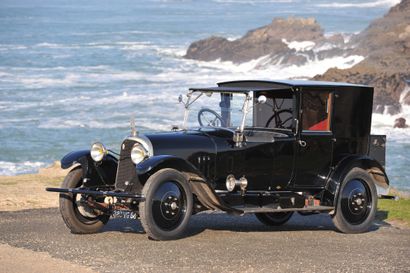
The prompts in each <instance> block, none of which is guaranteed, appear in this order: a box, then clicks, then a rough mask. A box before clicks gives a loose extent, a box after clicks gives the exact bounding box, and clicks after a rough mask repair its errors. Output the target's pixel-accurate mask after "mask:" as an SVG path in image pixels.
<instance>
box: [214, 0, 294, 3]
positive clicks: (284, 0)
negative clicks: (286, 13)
mask: <svg viewBox="0 0 410 273" xmlns="http://www.w3.org/2000/svg"><path fill="white" fill-rule="evenodd" d="M212 1H214V2H217V3H234V4H260V3H292V2H293V0H212Z"/></svg>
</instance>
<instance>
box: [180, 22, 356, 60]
mask: <svg viewBox="0 0 410 273" xmlns="http://www.w3.org/2000/svg"><path fill="white" fill-rule="evenodd" d="M346 50H348V49H347V48H346V45H345V42H344V39H343V36H342V35H335V36H331V37H325V35H324V31H323V29H322V28H321V26H320V25H319V24H318V23H317V22H316V20H315V19H314V18H306V19H305V18H295V17H291V18H287V19H283V18H276V19H274V20H273V21H272V23H271V24H269V25H267V26H264V27H261V28H258V29H255V30H251V31H249V32H248V33H247V34H246V35H245V36H243V37H241V38H239V39H236V40H234V41H229V40H228V39H226V38H223V37H215V36H214V37H210V38H207V39H204V40H200V41H196V42H193V43H192V44H191V45H190V46H189V48H188V50H187V53H186V55H185V58H188V59H196V60H202V61H212V60H217V59H220V60H222V61H232V62H234V63H242V62H247V61H250V60H254V59H258V58H261V57H265V56H269V58H268V59H269V60H270V63H275V64H296V65H301V64H304V63H305V62H307V61H308V60H309V59H312V58H315V57H318V58H327V57H330V56H335V55H338V56H340V55H342V54H343V53H345V51H346Z"/></svg>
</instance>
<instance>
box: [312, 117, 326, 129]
mask: <svg viewBox="0 0 410 273" xmlns="http://www.w3.org/2000/svg"><path fill="white" fill-rule="evenodd" d="M309 130H310V131H329V121H328V119H324V120H322V121H321V122H319V123H316V124H314V125H313V126H311V127H309Z"/></svg>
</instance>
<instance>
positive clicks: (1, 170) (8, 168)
mask: <svg viewBox="0 0 410 273" xmlns="http://www.w3.org/2000/svg"><path fill="white" fill-rule="evenodd" d="M47 165H49V163H47V162H39V161H37V162H33V161H23V162H8V161H0V175H17V174H28V173H35V172H37V171H38V170H39V169H40V168H44V167H46V166H47Z"/></svg>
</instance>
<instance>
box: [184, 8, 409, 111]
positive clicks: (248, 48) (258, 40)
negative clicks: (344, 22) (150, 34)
mask: <svg viewBox="0 0 410 273" xmlns="http://www.w3.org/2000/svg"><path fill="white" fill-rule="evenodd" d="M350 55H360V56H363V57H364V59H363V60H362V61H361V62H359V63H357V64H356V65H354V66H353V67H351V68H348V69H338V68H331V69H329V70H328V71H327V72H325V73H324V74H323V75H317V76H315V77H314V78H313V79H315V80H328V81H344V82H351V83H360V84H368V85H371V86H374V87H375V98H374V105H375V110H377V111H379V112H383V111H385V112H386V111H387V112H389V113H392V114H394V113H397V112H398V111H400V105H401V103H406V104H410V94H407V96H405V97H403V96H402V91H403V90H404V87H405V85H406V84H405V80H406V79H410V0H403V1H402V2H401V3H400V4H398V5H396V6H394V7H392V8H391V9H390V10H389V12H388V13H387V14H386V15H385V16H384V17H382V18H379V19H377V20H375V21H373V22H372V23H371V24H370V25H369V26H368V27H367V28H366V29H365V30H363V31H362V32H360V33H359V34H357V35H351V37H348V38H346V37H345V36H343V35H342V34H335V35H332V36H326V35H325V33H324V31H323V29H322V28H321V26H320V25H319V24H318V23H317V22H316V20H315V19H314V18H295V17H290V18H286V19H284V18H275V19H273V21H272V23H271V24H269V25H266V26H263V27H260V28H258V29H255V30H251V31H249V32H248V33H247V34H245V35H244V36H243V37H241V38H239V39H236V40H232V41H231V40H228V39H226V38H223V37H216V36H213V37H210V38H207V39H203V40H199V41H195V42H193V43H192V44H191V45H190V46H189V48H188V50H187V52H186V55H185V58H188V59H195V60H201V61H212V60H221V61H231V62H233V63H236V64H240V63H243V62H248V61H251V60H255V59H261V60H262V61H261V62H260V64H259V67H256V68H263V67H261V66H266V67H267V66H268V65H281V66H289V65H303V64H305V63H307V62H309V61H312V60H323V59H326V58H332V57H338V56H350ZM386 106H389V107H386Z"/></svg>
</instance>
